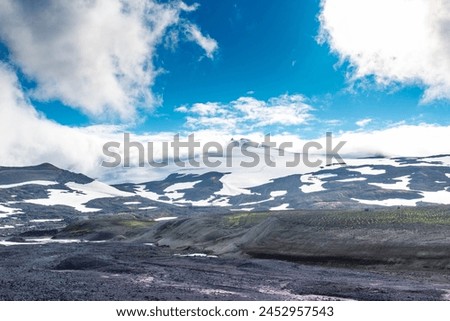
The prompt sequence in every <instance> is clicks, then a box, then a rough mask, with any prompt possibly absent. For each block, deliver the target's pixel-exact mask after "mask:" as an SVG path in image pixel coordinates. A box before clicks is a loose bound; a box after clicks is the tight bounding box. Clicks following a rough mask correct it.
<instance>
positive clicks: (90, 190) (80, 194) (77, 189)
mask: <svg viewBox="0 0 450 321" xmlns="http://www.w3.org/2000/svg"><path fill="white" fill-rule="evenodd" d="M66 186H67V187H68V188H70V189H71V190H69V191H67V190H61V189H50V190H48V191H49V193H50V195H49V197H48V198H42V199H30V200H25V201H24V202H26V203H31V204H38V205H47V206H52V205H65V206H70V207H73V208H74V209H76V210H77V211H79V212H83V213H89V212H98V211H101V209H97V208H89V207H86V206H85V204H86V203H87V202H89V201H91V200H94V199H98V198H107V197H129V196H134V194H132V193H128V192H123V191H120V190H118V189H116V188H114V187H112V186H110V185H107V184H104V183H101V182H98V181H93V182H91V183H88V184H78V183H73V182H70V183H67V184H66Z"/></svg>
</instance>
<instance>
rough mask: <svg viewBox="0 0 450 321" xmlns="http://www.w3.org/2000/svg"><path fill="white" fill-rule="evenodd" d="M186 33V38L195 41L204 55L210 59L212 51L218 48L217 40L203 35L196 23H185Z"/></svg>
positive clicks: (212, 54)
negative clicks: (203, 51)
mask: <svg viewBox="0 0 450 321" xmlns="http://www.w3.org/2000/svg"><path fill="white" fill-rule="evenodd" d="M185 28H186V35H187V37H188V39H190V40H192V41H195V42H196V43H197V44H198V45H199V46H200V47H202V48H203V50H205V52H206V56H207V57H208V58H210V59H212V58H213V57H214V53H215V52H216V51H217V49H219V45H218V44H217V41H215V40H214V39H213V38H211V37H210V36H208V35H206V36H205V35H203V34H202V33H201V31H200V30H199V29H198V27H197V26H196V25H193V24H187V25H186V26H185Z"/></svg>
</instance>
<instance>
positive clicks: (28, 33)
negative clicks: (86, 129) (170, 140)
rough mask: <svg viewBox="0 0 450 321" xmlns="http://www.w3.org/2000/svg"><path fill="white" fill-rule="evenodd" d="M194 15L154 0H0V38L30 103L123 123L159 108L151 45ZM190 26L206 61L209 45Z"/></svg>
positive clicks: (176, 4)
mask: <svg viewBox="0 0 450 321" xmlns="http://www.w3.org/2000/svg"><path fill="white" fill-rule="evenodd" d="M196 8H197V5H193V6H188V5H186V4H184V3H182V2H169V3H165V4H160V3H158V2H156V1H154V0H142V1H131V0H130V1H129V0H123V1H122V0H114V1H111V0H94V1H85V0H75V1H69V2H61V1H57V0H52V1H45V2H42V1H36V2H35V1H31V2H30V1H16V0H5V1H1V2H0V39H1V40H2V41H4V43H5V44H6V45H7V46H8V49H9V50H10V53H11V58H12V61H13V63H14V64H15V65H17V66H18V67H19V68H20V69H21V71H22V72H23V73H24V74H25V75H26V76H27V77H29V78H30V79H32V80H34V81H35V82H36V84H37V86H36V89H35V91H34V93H33V96H34V97H35V98H38V99H41V100H47V99H57V100H61V101H62V102H64V103H65V104H66V105H69V106H71V107H76V108H79V109H80V110H81V111H83V112H84V113H86V114H88V115H90V116H95V117H98V116H103V117H104V116H105V114H106V116H119V117H120V118H121V119H124V120H130V119H133V117H135V116H136V106H137V107H140V108H152V107H154V106H155V105H157V104H158V102H159V98H158V97H157V96H155V95H154V94H153V93H152V92H151V90H150V87H151V86H152V85H153V83H154V80H155V77H156V76H157V74H158V69H157V67H155V66H154V65H153V62H152V59H153V57H154V54H155V49H156V46H157V45H158V44H159V43H160V42H161V41H162V39H163V37H164V35H165V34H166V33H167V32H168V30H170V28H171V27H172V26H176V25H177V24H180V25H183V24H185V23H186V20H185V19H184V18H180V15H181V14H182V12H183V11H187V12H189V11H193V10H195V9H196ZM192 27H193V28H194V29H195V31H196V37H197V38H198V39H197V38H196V39H194V40H195V41H197V42H198V43H199V44H200V45H201V46H202V47H203V48H205V50H206V53H207V55H208V56H209V55H210V54H211V53H212V51H211V50H212V48H211V45H210V44H209V45H208V43H212V42H214V40H213V39H210V38H209V37H205V36H203V35H202V34H201V32H200V30H199V29H198V27H196V26H195V25H192ZM202 37H204V38H205V39H206V40H207V41H206V45H204V44H203V43H202V42H201V41H200V40H202V39H203V38H202ZM214 43H215V42H214ZM215 44H216V46H217V43H215Z"/></svg>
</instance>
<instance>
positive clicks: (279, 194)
mask: <svg viewBox="0 0 450 321" xmlns="http://www.w3.org/2000/svg"><path fill="white" fill-rule="evenodd" d="M286 194H287V191H272V192H270V197H279V196H284V195H286Z"/></svg>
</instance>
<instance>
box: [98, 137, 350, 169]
mask: <svg viewBox="0 0 450 321" xmlns="http://www.w3.org/2000/svg"><path fill="white" fill-rule="evenodd" d="M271 138H272V137H271V135H270V134H267V135H265V136H264V141H263V142H261V143H256V142H252V141H247V140H240V141H233V140H232V141H231V142H230V143H228V144H225V145H224V144H221V143H219V142H215V141H210V142H206V143H204V144H203V145H202V144H201V143H200V142H198V141H196V140H195V134H190V135H189V136H187V139H185V140H181V139H180V135H179V134H176V135H174V136H173V139H172V140H171V141H170V142H169V141H163V142H147V143H146V144H144V143H141V142H138V141H132V140H131V135H130V134H129V133H124V135H123V141H122V142H118V141H110V142H107V143H105V144H104V145H103V154H104V156H106V157H107V158H108V160H104V161H103V162H102V164H101V165H102V166H103V167H108V168H112V167H118V166H123V167H132V166H139V167H145V166H151V167H156V168H161V167H165V166H169V165H171V164H173V165H175V166H178V167H187V166H190V167H210V168H216V167H220V166H226V167H230V168H231V167H234V166H236V164H235V163H234V162H235V158H234V157H233V156H236V155H239V156H240V157H239V159H240V161H239V164H238V165H239V166H241V167H245V168H252V167H256V166H258V165H260V164H261V162H263V164H264V165H266V166H268V167H277V166H280V165H281V166H285V167H297V166H299V165H305V166H307V167H319V166H323V165H324V163H325V165H332V164H336V163H338V164H342V165H344V164H345V162H344V160H343V159H342V157H341V156H340V155H339V151H340V150H341V148H342V147H343V146H344V145H345V144H346V141H339V142H338V143H337V144H336V145H334V144H333V134H332V133H331V132H327V133H326V138H325V146H323V144H321V143H319V142H317V141H309V142H306V143H305V144H304V145H303V146H302V148H301V152H289V153H288V152H287V151H286V149H288V148H292V147H293V146H294V143H293V142H281V143H278V144H277V143H276V142H274V141H272V140H271ZM157 144H159V146H157ZM156 147H161V148H160V149H158V148H156ZM238 153H239V154H238ZM287 155H289V156H290V157H286V156H287ZM317 155H323V157H321V158H320V157H317ZM277 156H282V157H277ZM288 159H289V160H288ZM136 160H137V162H136ZM281 160H282V161H283V164H277V161H278V162H280V161H281ZM132 164H133V165H132Z"/></svg>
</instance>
